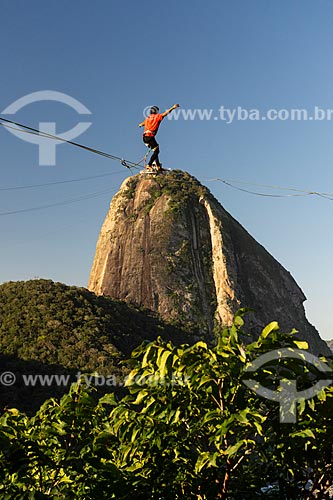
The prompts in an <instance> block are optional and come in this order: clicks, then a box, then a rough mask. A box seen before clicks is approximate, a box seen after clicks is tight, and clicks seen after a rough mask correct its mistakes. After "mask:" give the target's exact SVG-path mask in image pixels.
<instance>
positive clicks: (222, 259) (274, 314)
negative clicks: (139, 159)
mask: <svg viewBox="0 0 333 500" xmlns="http://www.w3.org/2000/svg"><path fill="white" fill-rule="evenodd" d="M88 288H89V290H91V291H93V292H95V293H96V294H98V295H108V296H110V297H112V298H114V299H121V300H125V301H127V302H130V303H133V304H135V305H139V306H140V305H142V306H145V307H147V308H149V309H152V310H155V311H157V312H158V313H159V314H160V315H161V317H162V318H164V319H165V320H167V321H174V322H177V323H181V324H184V325H186V326H187V328H189V329H190V328H191V329H193V332H199V333H200V334H201V335H206V336H210V335H212V331H213V328H214V325H215V324H217V323H220V324H222V325H229V324H230V323H231V321H232V318H233V315H234V313H235V311H236V310H237V309H239V308H240V307H251V308H253V309H254V310H255V313H251V314H250V315H249V317H248V325H247V327H248V328H249V329H250V331H251V332H252V333H253V337H256V336H257V335H258V334H259V331H260V329H261V328H262V327H263V326H264V325H265V324H267V323H268V322H270V321H273V320H277V321H278V322H279V324H280V327H281V328H282V329H284V330H285V331H287V330H290V329H292V328H296V329H297V330H298V331H299V337H300V338H303V339H305V340H307V341H308V342H309V344H310V348H311V350H312V351H313V352H315V353H323V354H328V353H329V350H328V347H327V345H326V344H325V342H324V341H322V340H321V339H320V336H319V334H318V332H317V330H316V329H315V328H314V327H313V326H312V325H311V324H310V323H309V322H308V321H307V319H306V317H305V312H304V307H303V302H304V301H305V300H306V298H305V296H304V294H303V292H302V290H301V289H300V288H299V286H298V285H297V284H296V282H295V280H294V279H293V278H292V276H291V275H290V273H289V272H288V271H286V270H285V269H284V268H283V267H282V266H281V265H280V264H279V263H278V262H277V261H276V260H275V259H274V258H273V257H272V256H271V255H270V254H269V253H268V252H267V251H266V250H265V249H264V248H263V247H262V246H261V245H260V244H259V243H258V242H256V241H255V240H254V239H253V238H252V237H251V236H250V235H249V234H248V233H247V231H246V230H245V229H244V228H243V227H242V226H241V225H240V224H239V223H238V222H237V221H236V220H235V219H234V218H233V217H231V215H230V214H229V213H228V212H226V211H225V210H224V208H223V207H222V206H221V205H220V203H219V202H218V201H217V200H216V199H215V198H214V197H213V195H212V194H211V193H210V192H209V191H208V189H207V188H205V187H203V186H202V185H201V184H200V183H199V182H198V181H197V180H196V179H195V178H194V177H192V176H190V175H189V174H187V173H184V172H181V171H172V172H168V173H166V174H165V175H158V176H155V177H154V176H146V175H145V176H144V175H140V174H138V175H135V176H133V177H130V178H128V179H126V180H125V181H124V183H123V184H122V186H121V188H120V190H119V192H118V193H117V194H116V195H115V196H114V198H113V200H112V202H111V205H110V209H109V212H108V214H107V216H106V219H105V221H104V224H103V226H102V228H101V231H100V235H99V239H98V242H97V248H96V254H95V259H94V263H93V266H92V270H91V275H90V280H89V284H88Z"/></svg>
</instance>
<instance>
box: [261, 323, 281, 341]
mask: <svg viewBox="0 0 333 500" xmlns="http://www.w3.org/2000/svg"><path fill="white" fill-rule="evenodd" d="M278 329H279V324H278V322H277V321H272V322H271V323H269V324H268V325H267V326H265V328H264V329H263V331H262V332H261V335H260V337H261V338H262V339H265V338H266V337H268V335H269V334H270V333H272V332H274V331H277V330H278Z"/></svg>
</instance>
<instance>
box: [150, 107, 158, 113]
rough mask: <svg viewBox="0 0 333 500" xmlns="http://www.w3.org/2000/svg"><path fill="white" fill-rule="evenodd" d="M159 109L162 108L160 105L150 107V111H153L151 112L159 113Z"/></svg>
mask: <svg viewBox="0 0 333 500" xmlns="http://www.w3.org/2000/svg"><path fill="white" fill-rule="evenodd" d="M159 110H160V108H159V107H158V106H152V107H151V108H150V113H151V114H156V113H158V112H159Z"/></svg>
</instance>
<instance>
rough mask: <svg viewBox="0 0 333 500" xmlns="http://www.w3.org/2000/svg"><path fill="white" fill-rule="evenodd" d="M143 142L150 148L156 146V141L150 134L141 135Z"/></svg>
mask: <svg viewBox="0 0 333 500" xmlns="http://www.w3.org/2000/svg"><path fill="white" fill-rule="evenodd" d="M143 142H144V143H145V144H147V146H149V147H150V149H155V148H158V143H157V142H156V139H155V137H151V136H150V135H144V136H143Z"/></svg>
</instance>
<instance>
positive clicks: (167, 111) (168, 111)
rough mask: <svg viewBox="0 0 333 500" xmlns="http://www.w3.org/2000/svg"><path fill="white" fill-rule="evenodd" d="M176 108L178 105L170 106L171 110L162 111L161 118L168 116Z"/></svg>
mask: <svg viewBox="0 0 333 500" xmlns="http://www.w3.org/2000/svg"><path fill="white" fill-rule="evenodd" d="M176 108H179V104H174V105H173V106H172V108H170V109H167V110H166V111H164V113H162V116H163V118H164V117H165V116H166V115H168V114H169V113H171V111H173V110H174V109H176Z"/></svg>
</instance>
